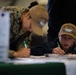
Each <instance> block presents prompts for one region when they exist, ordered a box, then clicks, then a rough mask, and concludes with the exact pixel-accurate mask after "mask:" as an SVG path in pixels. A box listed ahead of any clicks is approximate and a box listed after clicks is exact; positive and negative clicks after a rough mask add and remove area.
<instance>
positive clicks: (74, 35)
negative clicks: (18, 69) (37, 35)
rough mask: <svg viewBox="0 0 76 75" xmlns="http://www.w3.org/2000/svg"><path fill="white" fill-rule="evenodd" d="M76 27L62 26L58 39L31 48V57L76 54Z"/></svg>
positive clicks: (67, 24)
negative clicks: (50, 54) (48, 54)
mask: <svg viewBox="0 0 76 75" xmlns="http://www.w3.org/2000/svg"><path fill="white" fill-rule="evenodd" d="M75 42H76V26H75V25H74V24H71V23H65V24H63V25H62V27H61V29H60V31H59V34H58V38H56V39H55V40H54V41H52V42H49V43H48V42H47V43H44V44H42V45H40V46H38V47H35V48H31V49H30V52H31V55H44V54H47V53H53V54H59V55H64V54H76V44H75Z"/></svg>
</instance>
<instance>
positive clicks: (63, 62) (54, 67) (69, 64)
mask: <svg viewBox="0 0 76 75" xmlns="http://www.w3.org/2000/svg"><path fill="white" fill-rule="evenodd" d="M10 61H11V60H9V62H7V63H0V75H5V74H7V75H23V74H26V75H31V74H33V75H47V74H50V75H76V58H73V57H71V58H66V57H65V56H62V57H59V56H54V57H53V56H50V57H44V56H30V57H29V58H17V59H14V60H12V61H11V62H12V63H11V62H10Z"/></svg>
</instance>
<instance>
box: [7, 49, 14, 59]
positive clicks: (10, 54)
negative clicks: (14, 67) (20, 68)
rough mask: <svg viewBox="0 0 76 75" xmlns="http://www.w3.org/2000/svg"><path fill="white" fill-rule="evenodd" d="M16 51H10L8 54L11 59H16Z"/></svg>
mask: <svg viewBox="0 0 76 75" xmlns="http://www.w3.org/2000/svg"><path fill="white" fill-rule="evenodd" d="M14 52H15V51H13V50H9V52H8V54H9V58H14V57H13V53H14Z"/></svg>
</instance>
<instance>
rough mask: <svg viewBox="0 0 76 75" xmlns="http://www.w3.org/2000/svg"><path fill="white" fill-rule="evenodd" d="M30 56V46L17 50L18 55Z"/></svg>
mask: <svg viewBox="0 0 76 75" xmlns="http://www.w3.org/2000/svg"><path fill="white" fill-rule="evenodd" d="M29 56H30V49H28V48H23V49H21V50H19V51H17V57H21V58H23V57H29Z"/></svg>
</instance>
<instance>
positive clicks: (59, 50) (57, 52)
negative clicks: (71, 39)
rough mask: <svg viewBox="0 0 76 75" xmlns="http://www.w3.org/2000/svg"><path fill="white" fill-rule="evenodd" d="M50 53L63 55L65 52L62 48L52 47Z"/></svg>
mask: <svg viewBox="0 0 76 75" xmlns="http://www.w3.org/2000/svg"><path fill="white" fill-rule="evenodd" d="M52 53H53V54H59V55H64V54H65V52H64V50H62V49H61V48H60V47H56V48H54V49H53V51H52Z"/></svg>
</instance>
